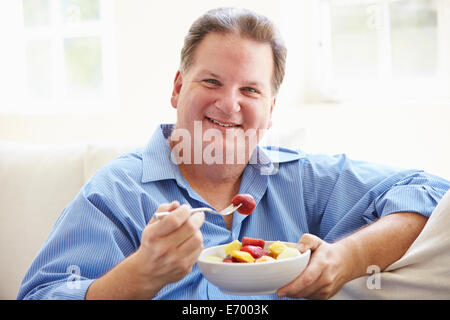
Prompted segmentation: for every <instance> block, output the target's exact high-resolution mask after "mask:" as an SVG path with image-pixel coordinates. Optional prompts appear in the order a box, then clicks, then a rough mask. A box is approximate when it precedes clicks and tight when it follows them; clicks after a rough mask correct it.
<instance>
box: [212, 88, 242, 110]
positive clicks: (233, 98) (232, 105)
mask: <svg viewBox="0 0 450 320" xmlns="http://www.w3.org/2000/svg"><path fill="white" fill-rule="evenodd" d="M214 105H215V106H216V107H217V108H218V109H220V110H221V111H222V112H223V113H225V114H233V113H236V112H239V111H240V110H241V105H240V101H239V96H238V94H236V93H235V92H234V91H233V90H226V91H225V90H224V91H223V92H221V93H220V95H219V96H218V97H217V100H216V101H215V103H214Z"/></svg>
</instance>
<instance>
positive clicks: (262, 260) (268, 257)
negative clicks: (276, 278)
mask: <svg viewBox="0 0 450 320" xmlns="http://www.w3.org/2000/svg"><path fill="white" fill-rule="evenodd" d="M266 261H275V259H274V258H272V257H271V256H262V257H261V258H258V259H256V260H255V262H266Z"/></svg>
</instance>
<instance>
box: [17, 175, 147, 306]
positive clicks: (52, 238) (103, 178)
mask: <svg viewBox="0 0 450 320" xmlns="http://www.w3.org/2000/svg"><path fill="white" fill-rule="evenodd" d="M119 175H124V173H113V174H111V172H109V171H108V170H107V169H103V170H102V171H100V173H97V174H96V175H95V176H94V177H93V179H92V180H91V181H90V182H89V183H88V184H87V185H86V186H84V187H83V189H82V190H81V191H80V193H79V194H78V195H77V196H76V198H75V199H74V200H73V201H72V202H71V203H70V204H69V205H68V206H67V207H66V208H65V209H64V211H63V212H62V214H61V216H60V217H59V219H58V221H57V222H56V224H55V226H54V228H53V230H52V232H51V233H50V235H49V237H48V238H47V240H46V241H45V243H44V245H43V246H42V248H41V250H40V252H39V253H38V255H37V257H36V258H35V259H34V261H33V263H32V265H31V267H30V268H29V270H28V272H27V273H26V275H25V278H24V279H23V282H22V285H21V287H20V289H19V293H18V297H17V298H18V299H39V300H41V299H84V297H85V294H86V291H87V289H88V287H89V285H90V284H91V283H92V282H93V281H94V280H95V279H97V278H98V277H100V276H101V275H103V274H104V273H106V272H107V271H108V270H110V269H111V268H112V267H113V266H114V265H116V264H118V263H119V262H120V261H122V260H123V259H124V258H125V257H127V256H128V255H129V254H131V253H132V252H133V251H134V250H136V248H137V247H138V246H139V242H140V236H141V232H142V230H143V228H144V227H145V224H146V219H145V217H144V215H143V214H142V213H143V211H144V208H143V207H142V199H141V198H140V196H139V193H138V192H136V191H135V190H136V188H133V186H132V185H131V183H132V182H130V181H131V179H129V177H126V176H125V177H119Z"/></svg>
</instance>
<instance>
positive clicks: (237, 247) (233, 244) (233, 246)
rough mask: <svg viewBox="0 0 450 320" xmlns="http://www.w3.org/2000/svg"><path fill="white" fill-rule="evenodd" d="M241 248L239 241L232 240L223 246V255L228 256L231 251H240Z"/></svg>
mask: <svg viewBox="0 0 450 320" xmlns="http://www.w3.org/2000/svg"><path fill="white" fill-rule="evenodd" d="M241 248H242V244H241V242H240V241H239V240H234V241H233V242H230V243H229V244H227V245H225V246H224V249H225V255H227V256H229V255H230V254H231V252H232V251H233V250H241Z"/></svg>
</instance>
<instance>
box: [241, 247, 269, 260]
mask: <svg viewBox="0 0 450 320" xmlns="http://www.w3.org/2000/svg"><path fill="white" fill-rule="evenodd" d="M241 251H245V252H248V253H250V254H251V255H252V256H253V258H255V259H258V258H261V257H262V256H264V255H266V252H265V251H264V250H263V249H262V248H261V247H259V246H252V245H247V246H244V247H242V248H241Z"/></svg>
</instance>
